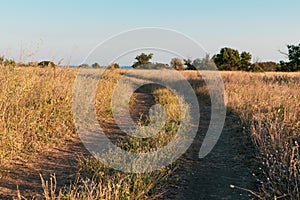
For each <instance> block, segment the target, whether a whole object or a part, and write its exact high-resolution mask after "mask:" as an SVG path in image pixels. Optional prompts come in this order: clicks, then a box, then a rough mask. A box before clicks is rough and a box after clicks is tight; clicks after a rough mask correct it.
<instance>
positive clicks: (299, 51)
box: [278, 44, 300, 71]
mask: <svg viewBox="0 0 300 200" xmlns="http://www.w3.org/2000/svg"><path fill="white" fill-rule="evenodd" d="M287 48H288V54H286V53H283V54H285V55H287V56H288V59H289V61H288V62H284V61H280V67H279V68H278V71H299V70H300V44H299V45H287ZM281 53H282V52H281Z"/></svg>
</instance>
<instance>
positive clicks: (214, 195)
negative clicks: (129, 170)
mask: <svg viewBox="0 0 300 200" xmlns="http://www.w3.org/2000/svg"><path fill="white" fill-rule="evenodd" d="M135 98H136V103H137V104H139V106H138V108H139V112H140V113H144V114H145V113H147V112H146V111H145V110H146V109H147V108H149V107H150V106H149V104H151V103H149V100H151V99H153V98H152V97H151V95H149V94H147V92H141V91H140V92H138V93H136V95H135ZM146 99H148V100H146ZM209 101H210V99H201V101H199V102H200V108H201V121H200V125H199V129H198V133H197V136H196V138H195V141H194V142H193V144H192V145H191V146H190V148H189V149H188V151H187V152H186V153H185V154H184V155H183V156H181V158H180V159H179V160H178V169H176V171H175V172H174V173H173V174H172V175H171V176H170V177H169V178H168V180H167V186H168V188H163V189H164V190H165V189H167V192H166V193H165V194H164V195H163V199H251V198H253V196H251V195H250V194H249V193H248V192H245V191H242V190H238V189H233V188H231V187H230V185H236V186H239V187H243V188H246V189H251V190H255V189H256V179H255V177H253V176H252V173H253V169H254V166H255V163H254V162H255V159H254V155H253V152H254V150H253V149H252V148H251V141H250V139H249V138H248V137H247V135H246V133H243V128H242V125H241V124H240V120H239V118H238V117H237V115H236V114H235V113H233V112H228V114H227V117H226V122H225V127H224V129H223V132H222V134H221V137H220V139H219V141H218V143H217V145H216V146H215V148H214V149H213V151H212V152H211V153H210V154H209V155H208V156H207V157H205V158H204V159H199V158H198V154H199V150H200V147H201V144H202V140H203V138H204V136H205V134H206V131H207V128H208V125H209V120H210V109H211V108H210V105H209V104H210V103H209ZM145 102H146V104H148V106H147V105H143V103H144V104H145ZM141 105H143V106H141Z"/></svg>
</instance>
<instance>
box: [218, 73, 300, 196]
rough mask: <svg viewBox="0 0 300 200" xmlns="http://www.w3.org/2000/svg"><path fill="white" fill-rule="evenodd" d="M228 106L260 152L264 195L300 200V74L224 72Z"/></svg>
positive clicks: (259, 164) (261, 180) (260, 178)
mask: <svg viewBox="0 0 300 200" xmlns="http://www.w3.org/2000/svg"><path fill="white" fill-rule="evenodd" d="M222 77H223V80H224V83H225V86H226V94H227V106H228V108H229V109H233V110H234V111H236V112H237V113H238V114H239V116H240V118H241V120H242V121H243V124H244V127H245V130H246V131H248V132H249V134H251V136H252V139H253V142H254V144H255V146H256V149H257V158H258V161H259V163H258V168H259V170H260V172H259V173H258V174H256V176H257V178H258V179H259V182H260V187H259V189H260V191H259V193H260V196H261V197H262V198H263V199H279V198H284V199H300V191H299V190H300V189H299V187H300V149H299V143H300V109H299V108H300V90H299V86H300V74H299V73H289V74H288V73H259V74H256V73H254V74H252V73H250V74H249V73H243V72H223V73H222Z"/></svg>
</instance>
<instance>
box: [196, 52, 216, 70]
mask: <svg viewBox="0 0 300 200" xmlns="http://www.w3.org/2000/svg"><path fill="white" fill-rule="evenodd" d="M192 65H193V67H194V68H196V69H200V70H209V69H213V67H212V66H211V65H212V62H211V59H210V55H209V54H206V55H205V58H202V59H201V58H196V59H195V60H194V61H193V63H192Z"/></svg>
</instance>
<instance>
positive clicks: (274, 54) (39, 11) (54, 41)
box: [0, 0, 300, 64]
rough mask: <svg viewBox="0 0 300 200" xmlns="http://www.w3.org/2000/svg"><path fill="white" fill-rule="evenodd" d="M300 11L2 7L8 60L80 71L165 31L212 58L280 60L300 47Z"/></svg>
mask: <svg viewBox="0 0 300 200" xmlns="http://www.w3.org/2000/svg"><path fill="white" fill-rule="evenodd" d="M299 8H300V1H299V0H285V1H284V0H281V1H278V0H251V1H245V0H224V1H221V0H187V1H183V0H181V1H179V0H172V1H171V0H169V1H168V0H152V1H143V0H139V1H138V0H130V1H125V0H119V1H117V0H106V1H104V0H86V1H84V0H82V1H79V0H52V1H46V0H26V1H23V0H19V1H17V0H10V1H2V2H1V12H0V22H1V23H0V30H1V32H0V54H3V55H6V56H8V57H13V58H15V59H17V60H18V59H20V55H22V56H23V60H25V61H31V60H43V59H48V60H49V59H51V60H52V59H53V60H55V61H57V60H59V59H61V58H64V59H65V62H68V63H71V64H78V63H80V62H81V61H82V60H83V59H84V57H85V56H86V55H87V53H88V52H89V51H90V50H91V49H92V48H93V47H95V46H96V45H97V44H98V43H100V42H101V41H103V40H105V39H107V38H108V37H110V36H112V35H115V34H117V33H119V32H121V31H125V30H129V29H133V28H139V27H162V28H168V29H174V30H177V31H179V32H182V33H185V34H187V35H188V36H190V37H192V38H194V39H195V40H196V41H197V42H199V43H200V44H202V46H204V47H205V49H206V50H207V51H208V52H209V53H210V54H211V55H213V54H215V53H217V52H218V51H219V50H220V48H221V47H224V46H229V47H233V48H236V49H238V50H240V51H242V50H245V51H250V52H251V53H252V55H253V60H259V61H269V60H273V61H279V60H282V59H285V58H284V56H283V55H281V54H280V53H278V50H279V49H281V50H283V51H286V48H285V46H286V45H287V44H299V43H300V23H299V19H300V12H299ZM21 49H23V52H22V53H21ZM29 54H33V56H30V55H29ZM100 64H101V63H100ZM121 64H122V63H121ZM124 64H125V63H124ZM126 64H127V63H126Z"/></svg>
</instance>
